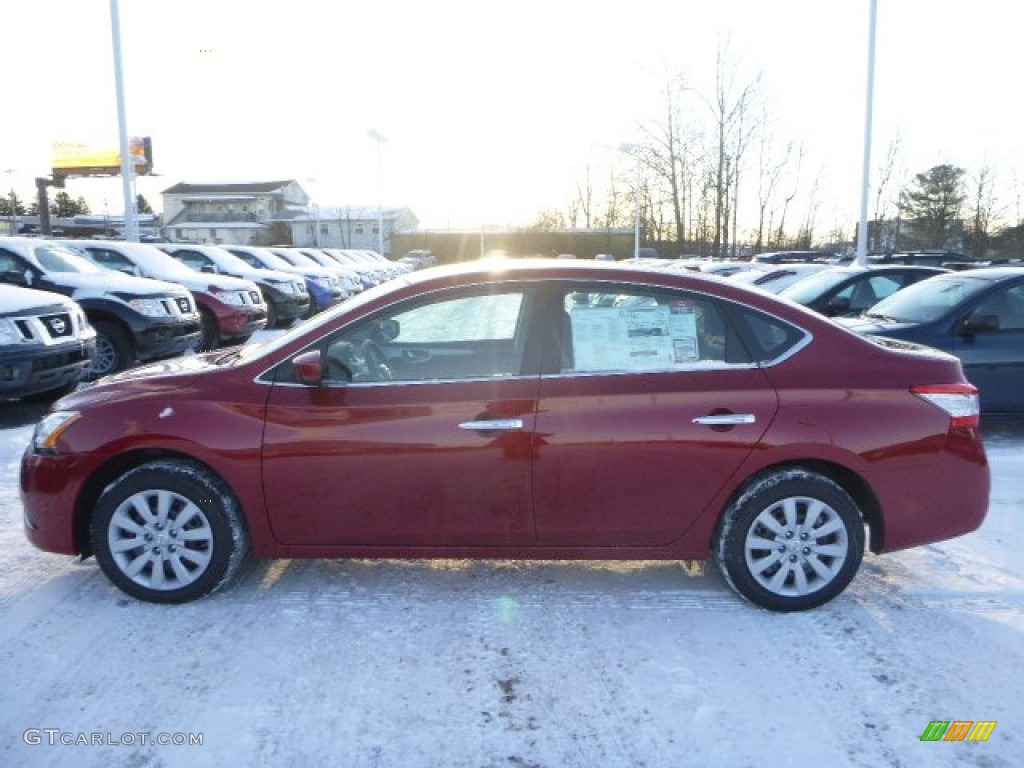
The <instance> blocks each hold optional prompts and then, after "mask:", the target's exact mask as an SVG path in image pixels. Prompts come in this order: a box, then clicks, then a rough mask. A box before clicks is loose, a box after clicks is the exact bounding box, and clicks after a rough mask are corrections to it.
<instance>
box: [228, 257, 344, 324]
mask: <svg viewBox="0 0 1024 768" xmlns="http://www.w3.org/2000/svg"><path fill="white" fill-rule="evenodd" d="M222 247H223V248H224V249H225V250H226V251H228V252H230V253H233V254H234V255H235V256H237V257H238V258H240V259H241V260H242V261H244V262H245V263H246V264H248V265H249V266H251V267H255V268H256V269H272V270H276V271H278V272H291V273H293V274H296V275H302V276H303V278H304V279H305V281H306V289H307V290H308V291H309V298H310V304H309V311H308V313H307V315H306V316H307V317H312V316H313V315H315V314H317V313H318V312H323V311H324V310H325V309H328V308H329V307H333V306H334V305H335V304H337V303H338V302H340V301H343V300H345V299H347V298H349V295H350V294H349V292H348V291H347V290H345V287H344V286H343V285H342V283H341V280H340V279H339V278H338V277H337V276H335V275H332V274H331V272H330V271H329V270H327V269H323V268H322V267H316V266H312V265H310V266H308V267H305V266H296V265H294V264H291V263H289V262H287V261H285V260H284V259H282V258H281V257H280V256H278V255H277V254H276V253H274V252H273V251H271V250H269V249H267V248H258V247H256V246H242V245H225V246H222Z"/></svg>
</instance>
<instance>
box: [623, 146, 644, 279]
mask: <svg viewBox="0 0 1024 768" xmlns="http://www.w3.org/2000/svg"><path fill="white" fill-rule="evenodd" d="M619 151H620V152H624V153H625V154H627V155H628V154H630V153H632V154H634V155H635V156H636V180H635V181H634V186H633V208H634V217H633V219H634V221H633V258H634V259H639V258H640V181H641V171H642V168H641V166H640V145H639V144H619Z"/></svg>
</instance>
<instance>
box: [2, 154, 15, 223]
mask: <svg viewBox="0 0 1024 768" xmlns="http://www.w3.org/2000/svg"><path fill="white" fill-rule="evenodd" d="M3 172H4V173H6V174H7V181H8V182H9V183H10V187H11V234H12V235H16V234H18V218H17V216H18V211H17V210H16V209H15V205H14V204H15V202H16V201H17V199H18V198H17V197H16V196H15V194H14V169H13V168H5V169H4V171H3Z"/></svg>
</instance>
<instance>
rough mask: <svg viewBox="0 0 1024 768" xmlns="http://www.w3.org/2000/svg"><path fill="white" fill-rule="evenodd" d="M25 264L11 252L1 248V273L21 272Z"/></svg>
mask: <svg viewBox="0 0 1024 768" xmlns="http://www.w3.org/2000/svg"><path fill="white" fill-rule="evenodd" d="M24 268H25V263H24V262H23V261H22V260H21V259H20V258H18V257H17V256H16V255H14V254H13V253H11V252H10V251H8V250H6V249H4V248H0V272H21V271H22V270H23V269H24Z"/></svg>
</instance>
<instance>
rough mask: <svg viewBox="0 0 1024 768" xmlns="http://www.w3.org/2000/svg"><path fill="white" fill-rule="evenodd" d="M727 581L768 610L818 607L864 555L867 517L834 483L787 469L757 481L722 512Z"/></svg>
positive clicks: (721, 556)
mask: <svg viewBox="0 0 1024 768" xmlns="http://www.w3.org/2000/svg"><path fill="white" fill-rule="evenodd" d="M715 556H716V560H717V561H718V564H719V567H720V568H721V569H722V572H723V574H724V575H725V578H726V580H727V581H728V582H729V584H730V585H731V586H732V587H733V589H735V590H736V591H737V592H739V593H740V594H741V595H742V596H743V597H745V598H747V599H748V600H750V601H751V602H753V603H755V604H757V605H760V606H761V607H763V608H768V609H770V610H773V611H802V610H807V609H809V608H815V607H817V606H819V605H822V604H824V603H826V602H828V601H829V600H831V599H832V598H834V597H835V596H836V595H838V594H839V593H840V592H842V591H843V590H844V589H845V588H846V586H847V585H848V584H849V583H850V581H851V580H852V579H853V577H854V575H855V574H856V573H857V569H858V568H859V567H860V563H861V560H862V558H863V556H864V521H863V518H862V515H861V513H860V510H859V509H858V507H857V505H856V503H855V502H854V501H853V499H852V498H850V495H849V494H848V493H846V491H844V490H843V489H842V488H841V487H839V485H837V484H836V483H835V482H833V481H832V480H830V479H828V478H827V477H824V476H823V475H819V474H817V473H814V472H809V471H806V470H802V469H790V470H784V471H779V472H774V473H771V474H768V475H765V476H762V477H760V478H758V479H757V480H755V481H754V482H753V483H752V484H751V485H750V486H749V487H748V488H747V489H746V490H745V491H744V492H743V493H742V494H741V495H740V497H739V498H738V499H737V500H736V501H735V502H734V503H733V504H732V505H731V506H730V507H729V508H728V509H727V510H726V512H725V515H724V517H723V519H722V524H721V526H720V529H719V532H718V538H717V541H716V543H715Z"/></svg>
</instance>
